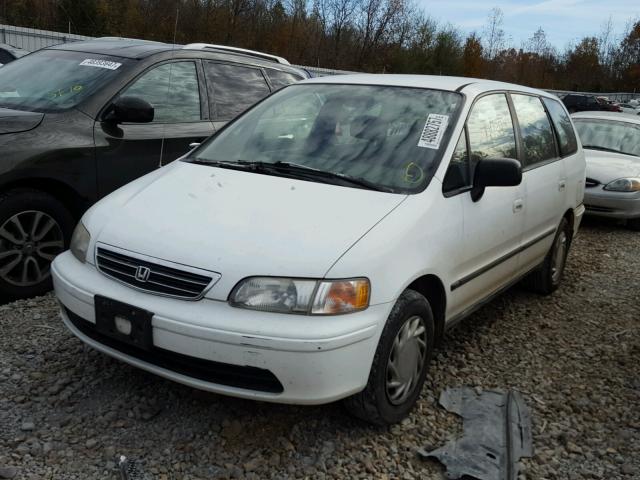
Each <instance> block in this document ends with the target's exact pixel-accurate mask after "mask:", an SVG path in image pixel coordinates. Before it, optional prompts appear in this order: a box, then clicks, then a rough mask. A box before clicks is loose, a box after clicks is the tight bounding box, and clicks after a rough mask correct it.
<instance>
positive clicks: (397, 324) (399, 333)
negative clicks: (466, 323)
mask: <svg viewBox="0 0 640 480" xmlns="http://www.w3.org/2000/svg"><path fill="white" fill-rule="evenodd" d="M433 345H434V322H433V314H432V312H431V307H430V306H429V302H428V301H427V299H426V298H424V297H423V296H422V295H420V294H419V293H418V292H415V291H413V290H405V291H404V292H403V293H402V295H400V298H399V299H398V301H397V302H396V304H395V305H394V307H393V310H392V311H391V313H390V315H389V318H388V319H387V323H386V325H385V327H384V330H383V332H382V335H381V337H380V341H379V342H378V347H377V349H376V353H375V356H374V359H373V364H372V366H371V371H370V373H369V380H368V382H367V386H366V387H365V389H364V390H363V391H361V392H360V393H358V394H356V395H353V396H352V397H349V398H347V399H345V406H346V407H347V409H348V410H349V411H350V412H351V413H352V414H353V415H355V416H357V417H359V418H361V419H363V420H365V421H367V422H370V423H374V424H377V425H388V424H392V423H396V422H399V421H400V420H402V419H403V418H404V417H406V416H407V415H408V414H409V412H410V411H411V409H412V408H413V406H414V405H415V403H416V401H417V399H418V397H419V396H420V392H421V390H422V386H423V384H424V381H425V378H426V375H427V367H428V365H429V361H430V358H431V354H432V351H433Z"/></svg>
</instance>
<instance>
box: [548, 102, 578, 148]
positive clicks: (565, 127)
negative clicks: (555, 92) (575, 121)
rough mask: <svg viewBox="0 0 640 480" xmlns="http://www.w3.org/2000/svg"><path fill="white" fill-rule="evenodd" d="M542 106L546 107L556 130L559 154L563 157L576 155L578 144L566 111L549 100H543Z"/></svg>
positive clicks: (558, 103)
mask: <svg viewBox="0 0 640 480" xmlns="http://www.w3.org/2000/svg"><path fill="white" fill-rule="evenodd" d="M543 101H544V104H545V105H546V106H547V110H548V111H549V115H550V116H551V121H552V122H553V126H554V127H555V129H556V135H557V136H558V146H559V147H560V154H561V155H562V156H563V157H566V156H567V155H571V154H573V153H576V151H577V150H578V142H577V140H576V132H575V130H574V129H573V125H571V119H570V118H569V115H568V114H567V112H566V110H565V109H564V108H562V105H561V104H560V102H558V101H556V100H553V99H551V98H545V99H544V100H543Z"/></svg>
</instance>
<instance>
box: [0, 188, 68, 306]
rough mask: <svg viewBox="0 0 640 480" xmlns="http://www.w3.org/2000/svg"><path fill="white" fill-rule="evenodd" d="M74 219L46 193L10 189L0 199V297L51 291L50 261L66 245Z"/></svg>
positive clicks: (24, 296) (4, 298)
mask: <svg viewBox="0 0 640 480" xmlns="http://www.w3.org/2000/svg"><path fill="white" fill-rule="evenodd" d="M73 225H74V220H73V217H72V216H71V214H70V213H69V211H68V210H67V209H66V208H65V207H64V206H63V205H62V204H61V203H60V202H58V200H56V199H55V198H54V197H52V196H51V195H49V194H46V193H44V192H40V191H37V190H26V189H25V190H22V189H21V190H12V191H9V192H7V193H5V194H4V195H2V196H0V297H2V299H3V300H13V299H16V298H27V297H32V296H35V295H41V294H43V293H45V292H47V291H49V290H50V289H51V271H50V266H51V262H52V261H53V259H54V258H55V256H56V255H58V254H59V253H61V252H62V251H64V250H65V249H66V248H67V247H68V245H69V238H70V235H71V231H72V229H73Z"/></svg>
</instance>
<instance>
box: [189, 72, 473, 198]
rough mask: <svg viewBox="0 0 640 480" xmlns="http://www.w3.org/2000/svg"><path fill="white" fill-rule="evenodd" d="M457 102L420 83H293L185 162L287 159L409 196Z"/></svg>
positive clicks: (444, 139)
mask: <svg viewBox="0 0 640 480" xmlns="http://www.w3.org/2000/svg"><path fill="white" fill-rule="evenodd" d="M462 100H463V97H462V95H460V94H458V93H454V92H444V91H438V90H426V89H418V88H404V87H390V86H368V85H335V84H306V85H293V86H289V87H286V88H285V89H283V90H281V91H280V92H278V93H276V94H274V95H272V96H271V97H269V98H268V99H267V100H265V101H264V102H262V103H261V104H259V105H257V106H256V107H255V108H253V109H252V110H250V111H249V112H247V113H246V114H245V115H243V116H241V117H240V118H239V119H238V120H237V121H236V122H234V123H232V124H231V125H229V126H228V127H227V128H226V129H225V130H223V131H221V132H220V133H219V134H218V135H216V136H215V137H213V138H212V139H211V140H210V141H208V142H207V143H206V144H205V145H204V146H203V147H202V148H200V149H197V150H195V151H194V152H193V154H192V158H190V159H189V160H193V161H199V162H205V163H207V162H209V163H214V162H237V161H245V162H263V163H264V164H282V163H285V162H286V163H288V164H295V165H297V166H304V167H308V170H310V169H315V170H318V171H321V172H330V173H331V174H337V175H341V176H344V177H349V178H351V179H357V180H361V181H362V182H363V183H365V184H370V185H376V186H378V187H380V188H381V189H384V190H386V191H390V192H394V193H413V192H417V191H421V190H423V189H424V188H425V187H426V185H427V184H428V182H429V180H430V179H431V177H432V176H433V173H434V172H435V169H436V168H437V166H438V162H439V160H440V157H441V156H442V151H443V150H444V149H445V148H446V145H447V143H448V141H449V136H450V131H451V129H452V128H453V125H454V123H455V114H456V113H457V112H458V110H459V107H460V105H461V104H462ZM303 173H304V174H305V175H307V176H308V175H309V174H310V173H311V172H310V171H306V172H303ZM272 174H273V173H272ZM275 174H277V172H276V173H275ZM288 174H291V172H290V171H288ZM323 179H324V181H327V182H330V177H328V176H326V175H325V176H324V177H323Z"/></svg>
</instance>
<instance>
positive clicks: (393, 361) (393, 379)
mask: <svg viewBox="0 0 640 480" xmlns="http://www.w3.org/2000/svg"><path fill="white" fill-rule="evenodd" d="M426 356H427V329H426V327H425V323H424V320H423V319H422V317H419V316H412V317H410V318H409V319H408V320H407V321H406V322H405V323H404V324H403V325H402V327H401V328H400V330H399V331H398V334H397V335H396V338H395V339H394V341H393V346H392V347H391V353H390V354H389V360H388V362H387V372H386V390H387V397H388V399H389V402H391V403H392V404H393V405H400V404H402V403H404V402H405V401H406V400H407V398H409V396H410V395H411V394H412V393H413V392H414V390H415V388H416V385H417V384H418V379H419V378H420V374H421V372H422V369H423V368H424V363H425V359H426Z"/></svg>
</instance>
